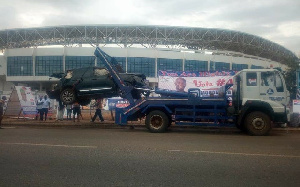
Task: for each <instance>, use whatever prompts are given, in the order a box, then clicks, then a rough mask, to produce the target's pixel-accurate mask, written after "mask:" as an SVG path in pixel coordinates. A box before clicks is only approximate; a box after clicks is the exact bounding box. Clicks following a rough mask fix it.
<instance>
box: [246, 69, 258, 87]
mask: <svg viewBox="0 0 300 187" xmlns="http://www.w3.org/2000/svg"><path fill="white" fill-rule="evenodd" d="M246 79H247V86H257V74H256V73H255V72H247V74H246Z"/></svg>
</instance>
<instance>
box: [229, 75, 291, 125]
mask: <svg viewBox="0 0 300 187" xmlns="http://www.w3.org/2000/svg"><path fill="white" fill-rule="evenodd" d="M232 92H233V98H232V103H233V107H234V109H235V113H236V115H238V120H237V125H241V124H243V123H244V121H245V117H246V116H247V115H248V114H249V113H251V112H253V111H260V112H262V113H264V114H266V115H268V116H269V117H270V119H271V121H272V122H273V123H286V122H288V113H289V109H288V108H287V106H288V103H289V101H290V93H289V91H288V90H287V88H286V84H285V81H284V78H283V75H282V74H281V72H280V71H278V70H276V69H246V70H242V71H240V72H238V73H237V74H236V75H235V76H234V78H233V90H232Z"/></svg>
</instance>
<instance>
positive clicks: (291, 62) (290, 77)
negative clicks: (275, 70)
mask: <svg viewBox="0 0 300 187" xmlns="http://www.w3.org/2000/svg"><path fill="white" fill-rule="evenodd" d="M286 65H288V66H289V69H288V70H287V71H286V72H284V78H285V83H286V86H287V89H288V90H289V92H290V94H291V100H293V99H296V93H297V88H298V87H297V80H296V73H297V71H299V59H288V60H287V61H286Z"/></svg>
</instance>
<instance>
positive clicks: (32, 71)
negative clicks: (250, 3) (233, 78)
mask: <svg viewBox="0 0 300 187" xmlns="http://www.w3.org/2000/svg"><path fill="white" fill-rule="evenodd" d="M95 46H100V47H102V49H103V50H104V51H105V52H107V53H108V54H109V55H111V56H113V57H115V58H116V59H117V61H118V62H119V63H120V64H121V66H122V67H123V69H124V70H125V71H126V72H128V73H143V74H145V75H146V76H147V78H148V80H149V82H150V84H151V85H152V86H155V85H157V81H158V75H157V72H158V70H173V71H225V70H235V71H239V70H242V69H246V68H251V69H257V68H275V67H279V68H281V69H283V70H285V69H286V68H288V67H287V64H286V63H285V61H286V59H289V58H297V57H296V56H295V55H294V54H293V53H292V52H290V51H289V50H287V49H285V48H283V47H282V46H280V45H278V44H275V43H273V42H271V41H268V40H265V39H263V38H261V37H257V36H254V35H249V34H246V33H241V32H238V31H229V30H222V29H205V28H188V27H167V26H166V27H163V26H124V25H95V26H60V27H43V28H31V29H30V28H29V29H11V30H3V31H0V49H2V50H3V51H4V53H3V56H0V66H1V67H0V88H1V90H2V91H3V93H2V94H7V93H9V92H10V91H11V87H12V86H13V85H23V86H30V87H31V88H32V90H37V91H41V92H43V91H45V90H46V89H48V88H49V87H51V85H53V84H54V83H55V82H57V81H58V80H57V79H54V78H50V77H49V76H50V75H51V74H52V73H58V72H64V71H65V70H68V69H74V68H79V67H85V66H102V63H101V62H100V61H98V60H97V59H96V58H95V56H94V54H93V53H94V50H95Z"/></svg>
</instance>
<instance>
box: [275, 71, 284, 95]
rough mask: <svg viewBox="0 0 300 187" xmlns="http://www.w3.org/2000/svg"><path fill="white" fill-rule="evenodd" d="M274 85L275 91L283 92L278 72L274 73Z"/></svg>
mask: <svg viewBox="0 0 300 187" xmlns="http://www.w3.org/2000/svg"><path fill="white" fill-rule="evenodd" d="M275 86H276V90H277V92H283V82H282V79H281V77H280V75H279V74H278V73H276V74H275Z"/></svg>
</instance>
